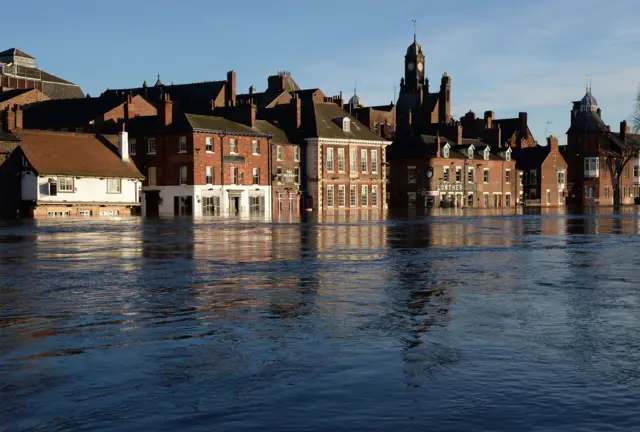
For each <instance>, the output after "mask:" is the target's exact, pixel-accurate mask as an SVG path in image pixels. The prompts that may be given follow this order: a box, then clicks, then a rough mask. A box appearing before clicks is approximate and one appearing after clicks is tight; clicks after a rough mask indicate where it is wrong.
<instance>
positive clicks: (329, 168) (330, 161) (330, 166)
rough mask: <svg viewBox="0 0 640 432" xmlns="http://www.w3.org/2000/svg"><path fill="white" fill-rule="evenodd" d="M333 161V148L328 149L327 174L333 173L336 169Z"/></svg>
mask: <svg viewBox="0 0 640 432" xmlns="http://www.w3.org/2000/svg"><path fill="white" fill-rule="evenodd" d="M333 165H334V160H333V147H327V172H333V169H334V166H333Z"/></svg>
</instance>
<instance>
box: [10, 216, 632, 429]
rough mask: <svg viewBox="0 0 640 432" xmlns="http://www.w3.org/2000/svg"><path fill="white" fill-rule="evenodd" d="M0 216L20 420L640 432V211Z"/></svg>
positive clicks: (49, 424) (15, 421) (27, 424)
mask: <svg viewBox="0 0 640 432" xmlns="http://www.w3.org/2000/svg"><path fill="white" fill-rule="evenodd" d="M372 219H373V218H372V216H371V215H368V214H357V215H352V216H350V217H345V216H344V215H337V216H335V217H330V218H327V219H324V220H322V221H319V222H313V221H311V222H302V223H299V222H298V221H291V222H288V221H285V222H282V223H272V224H269V223H261V222H257V221H229V220H213V219H202V220H197V221H191V220H187V219H184V220H183V219H175V220H142V219H136V218H131V219H123V220H119V221H116V220H109V219H103V220H95V219H94V220H55V221H52V220H47V221H38V222H21V223H8V222H5V223H1V224H0V400H1V401H2V403H1V404H0V430H7V431H23V430H25V431H26V430H33V431H40V430H91V431H95V430H104V431H107V430H108V431H113V430H172V431H175V430H193V431H200V430H202V431H205V430H206V431H208V430H216V431H225V430H229V431H236V430H249V431H251V430H256V431H258V430H260V431H263V430H278V431H290V430H303V429H307V430H309V429H313V430H332V431H334V430H373V429H378V430H391V429H395V430H519V431H534V430H535V431H548V430H554V431H569V430H572V431H573V430H598V431H605V430H634V429H635V430H637V429H639V428H640V409H638V407H640V296H639V288H638V286H639V283H638V278H639V277H640V271H639V268H640V237H639V236H638V235H637V233H639V232H640V218H639V217H638V210H637V209H635V208H625V209H623V211H622V212H615V211H613V210H611V209H601V210H597V211H594V212H591V213H587V214H570V213H567V214H564V213H556V212H548V213H542V214H540V213H539V212H538V213H531V214H524V215H522V214H506V213H502V212H500V213H495V212H488V211H487V212H481V211H479V212H477V213H473V214H469V213H462V212H456V211H455V210H443V211H439V212H437V214H436V215H431V216H425V217H422V216H420V217H417V216H412V215H410V216H409V217H403V218H395V219H391V218H389V219H374V220H372Z"/></svg>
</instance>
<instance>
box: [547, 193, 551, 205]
mask: <svg viewBox="0 0 640 432" xmlns="http://www.w3.org/2000/svg"><path fill="white" fill-rule="evenodd" d="M549 204H551V190H549V189H547V205H549Z"/></svg>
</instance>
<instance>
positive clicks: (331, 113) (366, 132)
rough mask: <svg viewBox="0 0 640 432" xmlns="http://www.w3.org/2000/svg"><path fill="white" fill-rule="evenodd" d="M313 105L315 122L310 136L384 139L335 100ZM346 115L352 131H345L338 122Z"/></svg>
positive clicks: (370, 139)
mask: <svg viewBox="0 0 640 432" xmlns="http://www.w3.org/2000/svg"><path fill="white" fill-rule="evenodd" d="M312 106H313V114H314V119H313V123H314V124H313V125H312V130H309V131H307V132H308V134H307V135H308V136H313V137H318V138H337V139H355V140H366V141H384V140H383V139H382V138H380V137H379V136H378V135H376V134H374V133H373V132H372V131H371V129H369V128H368V127H366V126H365V125H363V124H362V123H360V122H359V121H358V120H357V119H356V118H355V117H353V116H351V115H350V114H349V113H348V112H346V111H345V110H343V109H342V108H341V107H340V106H338V105H337V104H335V103H333V102H313V103H312ZM345 117H347V118H349V119H350V120H351V127H350V129H351V131H350V132H345V131H344V129H343V128H342V127H340V126H338V124H337V123H336V120H338V119H342V118H345Z"/></svg>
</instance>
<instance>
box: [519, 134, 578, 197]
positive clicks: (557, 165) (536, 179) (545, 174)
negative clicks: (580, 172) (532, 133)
mask: <svg viewBox="0 0 640 432" xmlns="http://www.w3.org/2000/svg"><path fill="white" fill-rule="evenodd" d="M514 156H515V158H516V159H517V161H518V162H517V167H518V171H519V172H520V173H521V174H520V182H521V183H522V189H521V191H520V197H519V202H521V203H522V204H524V205H529V206H538V205H540V206H552V207H553V206H564V205H565V204H566V200H567V167H568V165H567V162H566V161H565V160H564V158H563V157H562V154H561V153H560V151H559V147H558V138H556V137H553V136H551V137H549V138H548V139H547V145H546V146H544V147H543V146H539V145H536V146H535V147H526V148H522V149H520V150H518V151H516V152H515V153H514Z"/></svg>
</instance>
